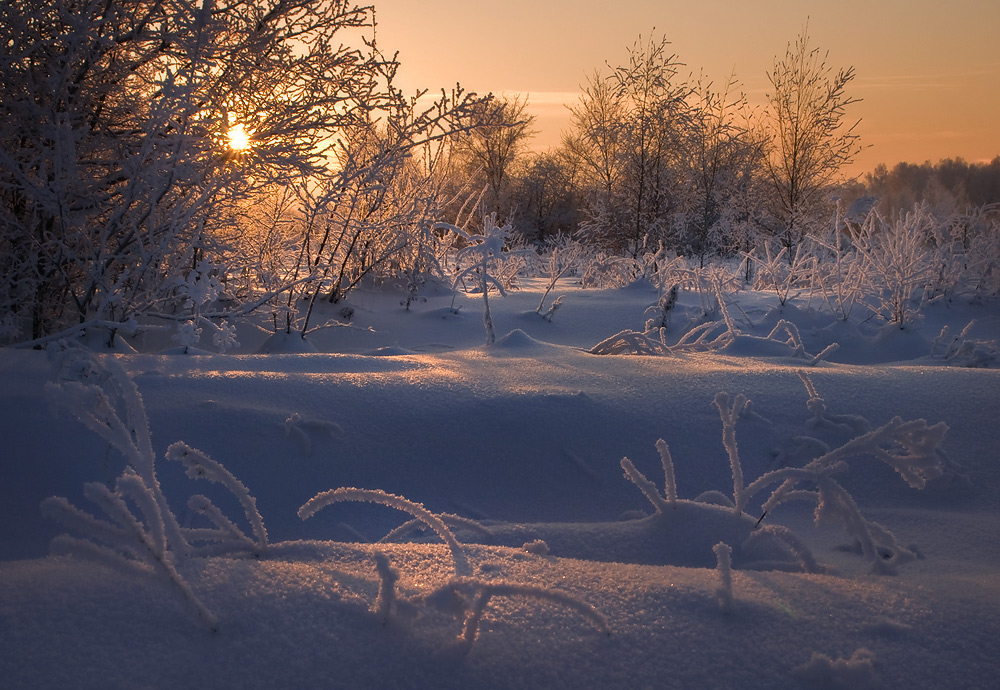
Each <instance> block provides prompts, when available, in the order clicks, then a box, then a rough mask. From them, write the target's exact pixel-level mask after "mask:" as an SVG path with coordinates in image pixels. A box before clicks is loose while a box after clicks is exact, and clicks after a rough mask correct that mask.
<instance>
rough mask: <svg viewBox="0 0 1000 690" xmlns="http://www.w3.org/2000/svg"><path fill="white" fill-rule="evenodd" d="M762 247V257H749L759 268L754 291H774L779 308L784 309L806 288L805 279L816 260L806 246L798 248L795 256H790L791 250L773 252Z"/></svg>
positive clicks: (767, 247) (770, 247)
mask: <svg viewBox="0 0 1000 690" xmlns="http://www.w3.org/2000/svg"><path fill="white" fill-rule="evenodd" d="M763 244H764V256H763V257H758V256H756V255H753V254H752V255H750V257H749V258H750V259H752V260H753V261H754V263H756V264H757V277H756V280H755V282H754V289H755V290H761V291H768V290H773V291H774V294H775V295H776V296H777V297H778V304H779V305H780V306H782V307H783V306H785V304H786V303H787V302H788V300H789V299H791V298H792V297H794V296H795V295H797V294H798V292H799V291H800V290H801V289H802V286H803V285H805V284H807V280H806V278H807V277H808V276H809V275H810V274H811V272H812V270H813V268H814V266H815V264H816V257H815V256H813V255H812V254H811V253H810V252H809V250H808V248H807V246H806V243H804V242H803V243H799V244H798V246H797V247H796V249H795V254H792V255H791V256H789V253H788V247H782V248H781V249H780V250H778V251H774V249H773V248H772V246H771V243H769V242H764V243H763Z"/></svg>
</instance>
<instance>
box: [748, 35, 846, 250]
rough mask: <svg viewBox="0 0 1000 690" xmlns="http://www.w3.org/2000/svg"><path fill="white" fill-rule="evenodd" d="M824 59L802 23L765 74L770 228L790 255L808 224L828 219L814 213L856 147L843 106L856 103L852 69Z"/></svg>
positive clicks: (826, 55) (825, 215)
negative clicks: (768, 87)
mask: <svg viewBox="0 0 1000 690" xmlns="http://www.w3.org/2000/svg"><path fill="white" fill-rule="evenodd" d="M827 57H828V53H823V52H820V50H819V49H818V48H811V47H810V45H809V33H808V27H806V28H805V29H803V31H802V33H801V34H800V35H799V37H798V38H797V39H796V40H795V42H794V43H789V44H788V48H787V50H786V52H785V55H784V57H782V58H775V61H774V66H773V67H772V69H771V71H770V72H769V73H768V80H769V81H770V83H771V91H770V93H768V95H767V98H768V104H767V109H766V112H765V117H764V127H765V130H766V132H767V134H768V138H769V140H770V152H769V155H768V156H767V158H766V159H765V162H766V169H767V176H768V178H769V180H770V187H771V193H772V194H771V195H772V199H773V201H772V209H771V212H772V214H773V216H774V221H773V223H774V225H773V227H772V228H771V231H772V233H773V234H774V235H775V236H776V237H778V238H779V239H780V241H781V243H782V245H783V246H785V247H787V248H788V254H787V256H788V257H789V259H791V257H793V256H794V254H795V247H796V246H797V245H798V243H799V242H800V241H801V239H802V238H803V237H804V236H805V234H806V233H807V232H808V230H809V225H810V222H811V221H814V220H818V219H825V218H826V217H827V214H826V212H825V211H823V212H822V213H817V207H818V206H820V205H821V202H822V201H823V193H824V191H825V190H826V189H827V187H828V186H829V185H830V184H831V183H832V182H833V181H834V180H835V179H836V177H837V175H838V174H839V173H840V170H841V168H843V167H844V166H845V165H847V164H849V163H850V162H851V161H853V160H854V157H855V156H856V155H857V154H858V153H859V152H860V150H861V145H860V143H859V135H858V134H857V133H856V131H855V129H856V127H857V125H858V123H859V122H860V120H858V121H855V122H854V123H853V124H852V123H849V121H847V120H846V119H845V118H846V117H847V108H848V107H849V106H850V105H852V104H854V103H857V102H858V99H856V98H852V97H851V96H850V95H849V94H848V92H847V88H848V86H849V85H850V83H851V82H852V81H853V80H854V68H853V67H848V68H846V69H840V70H837V71H836V72H835V71H834V69H833V68H832V67H830V66H829V65H828V64H827Z"/></svg>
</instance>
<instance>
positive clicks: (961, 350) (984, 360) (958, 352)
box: [931, 319, 1000, 367]
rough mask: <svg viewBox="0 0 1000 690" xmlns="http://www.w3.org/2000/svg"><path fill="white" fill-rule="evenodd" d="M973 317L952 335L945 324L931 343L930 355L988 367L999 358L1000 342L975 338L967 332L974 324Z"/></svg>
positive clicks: (967, 364) (964, 364) (953, 362)
mask: <svg viewBox="0 0 1000 690" xmlns="http://www.w3.org/2000/svg"><path fill="white" fill-rule="evenodd" d="M975 323H976V321H975V319H973V320H972V321H970V322H969V323H968V324H966V326H965V328H963V329H962V331H961V332H960V333H959V334H958V335H953V334H952V332H951V329H950V328H949V327H948V326H947V325H946V326H944V327H943V328H942V329H941V332H940V333H939V334H938V336H937V337H936V338H934V341H933V342H932V343H931V357H942V358H943V359H944V360H946V361H947V362H949V363H951V364H957V365H959V366H963V367H988V366H990V364H993V363H995V362H997V361H998V360H1000V344H998V343H997V342H996V341H995V340H976V339H973V338H972V337H971V336H970V334H969V332H970V331H971V330H972V327H973V326H974V325H975Z"/></svg>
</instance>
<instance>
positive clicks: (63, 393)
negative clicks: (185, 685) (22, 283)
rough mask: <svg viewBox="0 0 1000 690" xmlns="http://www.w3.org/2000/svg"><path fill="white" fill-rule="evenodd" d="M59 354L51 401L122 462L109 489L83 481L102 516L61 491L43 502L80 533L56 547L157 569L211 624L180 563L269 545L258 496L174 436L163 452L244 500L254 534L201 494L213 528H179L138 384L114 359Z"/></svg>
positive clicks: (194, 503) (198, 499) (213, 621)
mask: <svg viewBox="0 0 1000 690" xmlns="http://www.w3.org/2000/svg"><path fill="white" fill-rule="evenodd" d="M57 356H58V357H59V359H60V362H59V364H60V369H59V374H58V383H52V384H49V385H48V387H47V393H48V395H49V397H50V399H51V401H52V402H53V403H54V404H55V405H57V406H59V407H63V408H65V409H68V410H69V411H70V412H71V413H72V414H73V415H74V416H75V417H76V418H77V419H79V420H80V421H81V422H83V423H84V424H85V425H86V426H87V427H88V428H90V429H91V430H92V431H94V432H95V433H97V434H98V435H99V436H101V437H102V438H103V439H104V440H106V441H107V442H108V443H109V444H110V445H111V446H112V447H113V448H115V449H116V450H118V451H119V452H120V453H121V454H122V455H123V456H124V457H125V460H126V463H127V466H126V467H125V470H124V471H123V472H122V474H121V476H120V477H119V478H118V479H117V481H116V482H115V485H114V488H113V489H112V488H109V487H107V486H105V485H104V484H101V483H97V482H93V483H88V484H85V485H84V496H85V497H86V498H87V500H89V501H90V502H91V503H93V504H94V505H95V506H96V507H98V508H99V509H100V510H101V511H102V512H103V513H104V515H105V517H97V516H94V515H92V514H90V513H87V512H86V511H83V510H80V509H79V508H77V507H75V506H73V505H72V504H71V503H69V501H67V500H66V499H65V498H61V497H50V498H47V499H45V501H43V502H42V511H43V513H44V514H45V515H47V516H49V517H51V518H53V519H56V520H59V521H60V522H62V523H63V524H64V525H65V526H66V527H67V528H69V529H70V530H72V531H74V532H77V533H79V534H81V535H82V536H83V537H84V539H79V538H76V537H70V536H62V537H59V538H57V539H56V541H55V542H54V546H55V547H56V548H57V549H59V550H62V551H66V552H68V553H71V554H75V555H83V556H89V557H92V558H97V559H99V560H101V561H103V562H105V563H109V564H112V565H114V566H117V567H121V568H123V569H125V570H134V569H137V568H138V569H139V570H147V571H151V572H155V573H158V574H159V575H160V576H161V577H162V578H163V579H164V580H165V581H166V582H167V583H169V584H170V585H171V586H172V587H173V588H174V589H175V591H177V592H179V593H180V594H181V596H182V598H183V599H184V601H185V602H187V604H188V605H189V606H190V608H192V609H193V610H194V612H195V613H196V614H197V615H198V617H199V618H200V619H201V620H202V621H204V622H205V623H206V624H207V625H208V626H209V627H210V628H212V629H213V630H214V629H215V628H216V626H217V624H218V620H217V618H216V617H215V615H214V614H213V613H212V612H211V611H209V610H208V609H207V608H206V607H205V605H204V604H202V602H201V601H200V599H199V598H198V597H197V596H196V595H195V593H194V591H193V590H192V589H191V587H190V585H189V584H188V583H187V581H186V580H185V579H184V577H183V576H182V574H181V572H180V570H179V569H178V565H179V564H180V563H182V562H183V561H184V560H185V559H187V558H190V557H192V556H205V555H211V554H215V553H240V552H242V553H248V552H249V553H253V554H255V555H260V554H261V553H262V552H263V551H264V550H265V549H266V548H267V530H266V529H265V528H264V521H263V519H262V518H261V516H260V513H259V512H257V508H256V502H255V501H254V499H253V497H252V496H251V495H250V493H249V491H248V490H247V488H246V487H245V486H244V485H243V484H242V483H241V482H240V481H239V480H237V479H236V477H234V476H233V475H232V474H231V473H230V472H229V471H228V470H226V469H225V468H224V467H223V466H222V465H221V464H219V463H217V462H215V461H214V460H212V459H211V458H209V457H208V456H207V455H205V454H204V453H201V452H200V451H197V450H195V449H193V448H190V447H188V446H187V445H185V444H183V443H175V444H174V445H172V446H171V447H170V448H169V449H168V451H167V457H168V459H171V460H179V461H181V462H183V463H184V464H185V465H186V467H187V471H188V476H190V477H192V478H204V479H209V480H210V481H213V482H217V483H219V484H222V485H223V486H225V487H226V488H227V489H229V491H231V492H232V493H233V494H234V495H235V496H236V497H237V499H238V500H239V501H240V503H241V505H242V506H243V508H244V511H245V513H246V517H247V520H248V521H249V523H250V525H251V531H252V534H253V536H252V537H251V536H248V535H247V534H246V533H244V532H243V531H241V530H240V529H239V528H238V527H236V526H235V525H234V524H233V523H232V522H231V521H230V520H229V519H228V518H226V517H225V516H224V515H223V514H222V511H220V510H219V509H218V508H217V507H216V506H215V505H214V504H213V503H212V502H211V500H210V499H208V498H206V497H205V496H200V495H196V496H192V497H191V499H190V501H189V503H188V505H189V507H190V508H191V509H192V510H194V511H195V512H196V513H198V514H200V515H202V516H204V517H205V518H206V519H207V520H208V521H209V522H210V523H212V525H213V527H211V528H182V527H181V526H180V524H179V523H178V521H177V517H176V516H175V515H174V513H173V511H171V509H170V506H169V505H168V503H167V499H166V496H164V494H163V491H162V489H161V487H160V483H159V480H158V479H157V476H156V469H155V455H154V453H153V446H152V440H151V436H150V433H149V421H148V418H147V416H146V409H145V406H144V404H143V402H142V396H141V395H140V394H139V390H138V388H136V386H135V383H134V382H133V381H132V379H131V378H129V376H128V374H127V373H125V371H124V369H122V368H121V366H120V365H119V364H118V363H117V362H115V361H114V359H111V358H105V359H104V360H103V361H100V360H98V359H97V358H96V357H95V356H94V355H92V354H90V353H87V352H84V351H82V350H80V349H77V348H71V349H68V350H65V351H62V352H59V353H58V355H57Z"/></svg>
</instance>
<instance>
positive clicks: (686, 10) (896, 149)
mask: <svg viewBox="0 0 1000 690" xmlns="http://www.w3.org/2000/svg"><path fill="white" fill-rule="evenodd" d="M374 3H375V6H376V10H377V17H378V22H379V29H378V41H379V45H380V47H381V48H382V49H383V50H386V51H396V50H398V51H399V58H400V61H401V62H402V68H401V70H400V77H401V79H400V83H401V85H402V86H404V88H405V89H406V90H407V91H411V90H413V89H415V88H417V87H425V88H431V89H439V88H441V87H450V86H452V85H454V83H455V82H461V84H462V86H463V87H465V88H466V89H468V90H472V91H476V92H479V93H486V92H493V93H502V92H508V93H526V94H528V95H529V100H530V103H531V109H532V110H533V111H534V112H535V113H536V115H537V118H538V119H537V120H536V129H539V130H540V132H539V134H538V135H537V136H536V138H535V140H534V142H533V146H534V147H535V148H540V149H544V148H546V147H548V146H551V145H555V144H557V143H558V142H559V140H560V132H561V131H562V130H564V129H566V128H567V127H568V124H569V117H568V113H567V111H566V108H565V105H564V104H565V103H574V102H576V98H577V93H578V92H579V88H580V84H582V83H584V82H585V80H586V77H587V75H588V74H592V73H593V72H594V70H596V69H601V68H604V71H605V73H606V72H607V71H608V70H607V68H606V63H610V64H611V65H619V64H622V63H623V62H624V61H625V60H626V59H627V52H626V49H627V47H628V46H630V45H632V44H633V43H634V42H635V41H636V39H637V38H639V36H640V35H642V36H643V37H644V38H645V37H647V36H649V35H650V34H651V33H653V34H654V35H655V36H666V38H667V39H668V40H669V41H670V42H671V49H672V50H673V52H674V53H676V54H677V56H678V58H679V59H680V61H681V62H683V63H684V64H685V65H686V69H687V70H688V71H690V72H692V73H694V75H697V74H698V73H699V72H704V73H705V74H706V75H707V76H708V77H709V78H711V79H713V80H714V81H715V82H716V83H717V84H718V83H721V82H723V81H724V80H725V79H726V78H727V77H728V76H729V75H730V74H731V73H733V72H735V74H736V76H737V77H738V78H739V80H740V81H741V83H742V88H743V90H744V91H745V92H746V93H747V94H748V96H749V97H750V100H751V102H755V103H763V100H764V94H765V92H766V90H767V88H768V82H767V76H766V75H767V71H768V70H769V69H770V68H771V66H772V65H773V62H774V58H775V56H776V55H784V52H785V48H786V46H787V44H788V42H789V41H794V40H795V38H796V36H797V35H798V34H799V32H800V31H801V29H802V28H803V26H804V25H805V24H806V21H807V20H808V23H809V35H810V37H811V45H812V46H814V47H819V48H821V49H822V50H823V51H829V59H828V64H829V65H831V66H833V67H834V68H835V69H836V68H841V67H848V66H853V67H854V68H855V71H856V77H855V80H854V82H853V84H852V86H851V88H850V91H849V93H850V94H851V95H853V96H855V97H857V98H861V99H863V100H862V102H861V103H858V104H856V105H854V106H852V110H851V111H850V112H849V116H851V117H852V118H853V119H857V118H861V120H862V121H861V125H860V126H859V129H858V131H859V132H860V134H861V135H862V142H863V143H865V144H868V145H870V148H868V149H867V150H866V151H865V152H864V153H862V154H861V155H860V156H859V157H858V160H857V162H856V164H855V166H853V168H852V170H851V172H853V173H862V172H867V171H869V170H871V169H873V168H874V167H875V165H877V164H878V163H886V164H888V165H890V166H891V165H893V164H895V163H897V162H900V161H907V162H913V163H922V162H924V161H926V160H930V161H932V162H937V161H938V160H940V159H942V158H950V157H962V158H964V159H966V160H968V161H984V160H990V159H992V158H994V157H996V156H998V155H1000V1H998V0H865V1H858V0H839V1H837V2H829V1H827V2H821V1H819V0H800V1H793V0H741V1H737V0H689V1H686V2H676V1H674V0H618V1H617V2H616V1H615V0H503V1H502V2H501V1H496V2H478V1H477V0H374ZM852 121H853V120H852Z"/></svg>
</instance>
